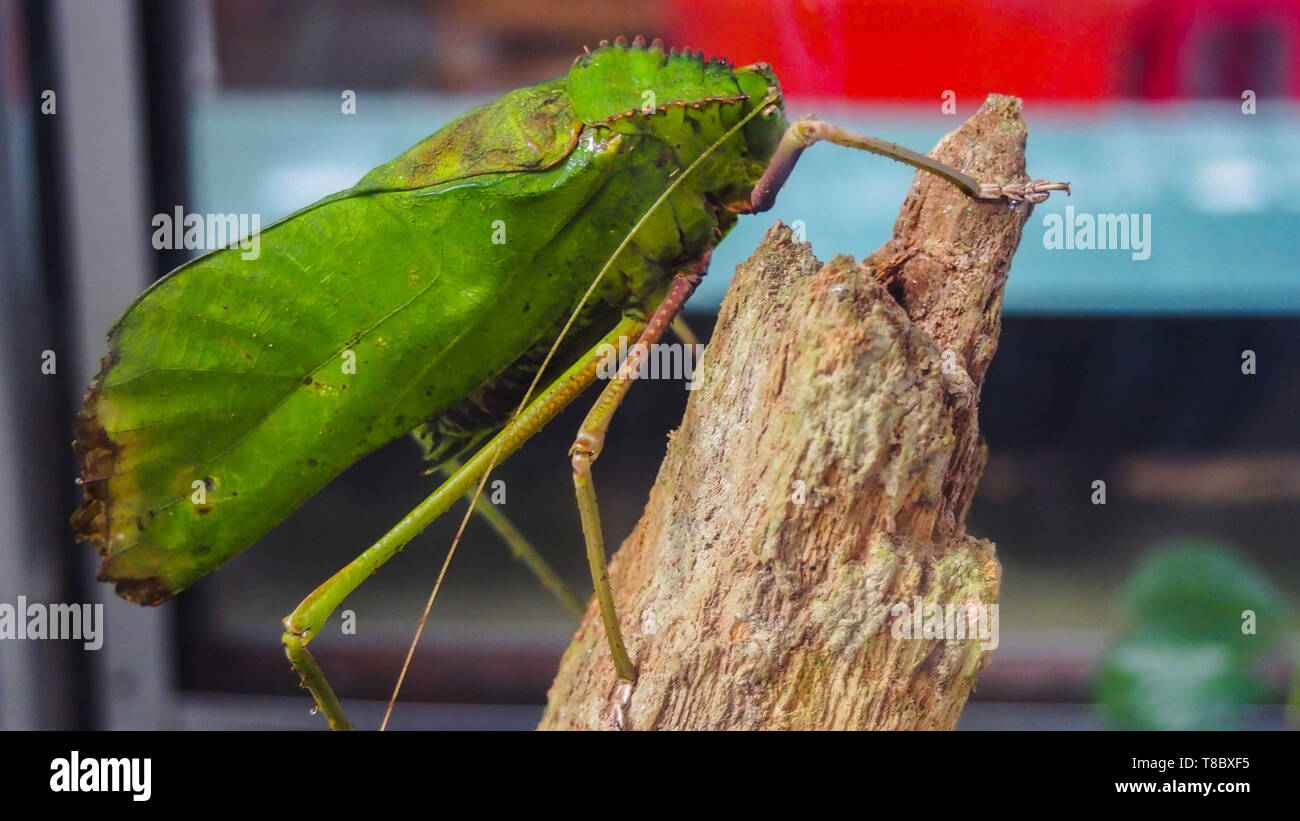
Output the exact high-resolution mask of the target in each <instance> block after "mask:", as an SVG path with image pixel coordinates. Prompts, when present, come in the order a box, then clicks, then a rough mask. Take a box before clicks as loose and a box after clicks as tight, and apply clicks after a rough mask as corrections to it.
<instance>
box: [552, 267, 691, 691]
mask: <svg viewBox="0 0 1300 821" xmlns="http://www.w3.org/2000/svg"><path fill="white" fill-rule="evenodd" d="M709 256H710V254H709V253H706V254H705V255H704V256H703V257H701V259H700V260H699V261H698V262H697V263H695V264H694V265H692V266H691V267H690V268H689V269H688V270H686V271H683V272H682V273H679V274H677V275H676V276H675V277H673V281H672V284H671V285H670V286H669V288H668V293H667V295H666V296H665V297H664V298H663V301H662V302H660V303H659V307H658V308H656V309H655V312H654V314H652V315H651V317H650V321H649V322H648V323H647V324H646V327H645V330H644V331H642V332H641V337H640V339H638V340H637V344H636V345H634V346H633V347H632V349H631V351H630V352H629V353H628V355H627V358H626V359H624V360H623V364H622V365H620V366H619V369H618V373H617V374H616V375H615V377H614V378H613V379H612V380H611V381H610V382H609V384H607V385H606V386H605V388H604V390H602V391H601V392H600V396H599V397H598V398H597V399H596V402H595V404H594V405H592V407H591V410H590V411H589V412H588V413H587V418H586V419H584V420H583V422H582V427H581V428H579V430H578V435H577V438H575V439H574V441H573V447H571V448H570V449H569V457H570V460H571V461H572V464H573V487H574V492H575V493H576V494H577V497H578V511H579V513H580V514H581V516H582V533H583V536H584V538H585V540H586V542H587V563H588V564H589V565H590V566H591V582H592V585H593V586H594V587H595V588H596V600H597V602H598V603H599V604H600V619H601V622H602V623H603V624H604V626H605V638H606V640H607V641H608V642H609V650H610V654H611V655H613V657H614V670H615V672H616V673H617V674H618V677H619V679H620V680H621V681H622V682H624V683H629V684H630V683H631V682H634V681H636V669H635V668H634V667H633V666H632V661H631V659H629V658H628V655H627V647H626V646H625V645H624V644H623V631H622V630H620V629H619V626H618V612H617V610H616V609H615V607H614V591H613V589H612V588H611V587H610V584H609V570H608V569H607V567H606V565H605V539H604V535H603V534H602V532H601V527H600V510H599V508H598V506H597V504H596V487H595V485H594V484H593V483H592V480H591V465H592V463H593V462H595V461H596V459H597V457H599V456H600V450H601V447H602V446H603V445H604V443H605V433H606V431H608V430H609V423H610V420H611V419H613V416H614V412H615V411H616V410H618V406H619V403H620V402H622V401H623V396H624V395H625V394H626V393H627V390H628V388H629V387H630V386H631V384H632V379H633V378H635V374H636V372H637V369H638V368H639V367H640V366H641V362H642V360H644V359H645V357H646V355H647V353H648V352H649V349H650V346H651V345H653V344H654V343H655V342H657V341H658V340H659V339H660V337H662V336H663V334H664V331H665V330H667V328H668V325H669V323H671V322H672V319H673V317H674V316H676V315H677V312H678V311H680V310H681V309H682V305H684V304H685V302H686V300H687V298H689V297H690V295H691V293H692V292H694V290H695V287H696V286H697V285H699V284H700V279H701V278H703V276H704V272H705V271H706V270H707V269H708V265H709ZM622 689H624V690H628V689H629V688H622Z"/></svg>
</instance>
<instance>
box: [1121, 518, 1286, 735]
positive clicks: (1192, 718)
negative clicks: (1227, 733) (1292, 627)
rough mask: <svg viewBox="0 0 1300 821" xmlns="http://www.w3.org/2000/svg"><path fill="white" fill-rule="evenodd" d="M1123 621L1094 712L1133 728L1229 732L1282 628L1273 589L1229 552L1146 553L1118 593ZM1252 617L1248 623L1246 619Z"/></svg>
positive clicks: (1188, 542) (1178, 549)
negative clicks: (1119, 593)
mask: <svg viewBox="0 0 1300 821" xmlns="http://www.w3.org/2000/svg"><path fill="white" fill-rule="evenodd" d="M1120 603H1121V607H1122V608H1123V612H1124V623H1123V627H1122V628H1121V632H1120V636H1119V639H1118V641H1117V642H1116V643H1115V645H1114V646H1113V647H1112V648H1111V649H1110V650H1109V652H1108V653H1107V654H1106V656H1105V657H1104V659H1103V660H1102V663H1101V665H1100V669H1099V671H1098V678H1097V698H1098V701H1099V702H1100V706H1101V709H1102V712H1103V713H1104V714H1105V716H1106V718H1107V719H1108V720H1109V721H1110V722H1111V723H1113V724H1114V725H1116V726H1118V727H1120V728H1123V729H1133V730H1138V729H1142V730H1161V729H1163V730H1198V729H1230V728H1232V727H1234V726H1236V725H1237V723H1238V720H1239V716H1240V711H1241V708H1242V707H1244V706H1246V705H1248V704H1252V703H1255V702H1258V701H1259V700H1260V699H1261V698H1262V697H1263V696H1264V694H1265V693H1266V691H1267V685H1266V683H1265V682H1264V681H1262V680H1261V679H1260V678H1259V676H1258V673H1257V669H1258V662H1259V659H1260V657H1261V656H1262V655H1263V654H1264V653H1265V652H1266V651H1268V650H1270V649H1272V648H1274V647H1276V646H1278V645H1279V644H1280V643H1281V642H1282V641H1283V640H1284V638H1285V636H1286V629H1287V626H1288V624H1289V623H1290V620H1291V614H1290V607H1289V605H1288V604H1287V601H1286V599H1285V597H1284V596H1283V595H1282V593H1281V592H1280V591H1279V590H1278V588H1277V587H1276V586H1275V585H1274V584H1273V583H1272V582H1270V581H1269V580H1268V579H1267V578H1266V577H1265V576H1264V575H1263V574H1262V573H1260V572H1259V570H1258V569H1256V568H1255V567H1254V566H1253V565H1252V564H1251V563H1250V561H1249V560H1248V559H1247V558H1246V557H1244V556H1243V555H1241V554H1240V553H1239V552H1237V550H1236V549H1235V548H1233V547H1231V546H1230V545H1228V544H1226V543H1223V542H1220V541H1216V540H1212V539H1205V538H1196V537H1177V538H1174V539H1169V540H1166V541H1162V542H1159V543H1157V544H1156V545H1154V546H1153V547H1152V548H1151V549H1149V550H1148V551H1147V553H1146V554H1145V555H1144V557H1143V558H1142V560H1141V562H1140V564H1139V565H1138V567H1137V568H1136V569H1135V570H1134V571H1133V573H1132V575H1131V576H1130V577H1129V579H1128V581H1127V582H1126V584H1125V585H1124V589H1123V591H1122V593H1121V595H1120ZM1249 614H1253V620H1252V619H1250V618H1249Z"/></svg>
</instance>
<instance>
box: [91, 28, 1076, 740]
mask: <svg viewBox="0 0 1300 821" xmlns="http://www.w3.org/2000/svg"><path fill="white" fill-rule="evenodd" d="M818 141H828V142H833V143H836V144H839V145H844V146H849V147H853V148H859V149H863V150H866V151H869V152H872V153H876V154H881V155H884V156H886V157H891V158H893V159H896V160H900V161H902V162H904V163H907V164H909V165H912V166H914V167H916V168H918V169H922V170H925V171H927V172H930V173H933V174H937V175H938V176H940V177H942V178H944V179H946V180H948V181H949V182H951V183H952V184H953V185H955V186H957V187H958V188H960V189H961V190H962V191H963V192H965V193H966V194H967V195H969V196H970V197H971V198H973V199H975V200H990V201H992V200H1013V201H1019V200H1027V201H1030V202H1038V201H1041V200H1043V199H1045V198H1046V197H1047V196H1048V193H1049V192H1051V191H1054V190H1066V191H1068V190H1069V189H1068V187H1067V185H1066V184H1064V183H1051V182H1047V181H1045V180H1036V181H1034V182H1031V183H1029V184H1028V185H1024V186H1019V185H1010V184H1008V185H998V184H994V183H982V182H979V181H976V180H974V179H972V178H970V177H968V176H966V175H964V174H962V173H960V172H959V171H957V170H955V169H952V168H949V167H947V166H944V165H942V164H940V163H938V162H936V161H934V160H932V159H930V158H929V157H926V156H925V155H922V154H918V153H916V152H913V151H910V150H908V149H905V148H902V147H900V146H897V145H894V144H892V143H888V142H884V141H881V140H877V139H874V138H871V137H864V136H860V135H857V134H853V133H850V132H848V131H845V130H843V129H840V128H837V127H835V126H833V125H830V124H828V123H825V122H821V121H819V120H816V119H813V118H811V117H806V118H803V119H799V120H796V121H795V122H793V123H789V122H787V120H786V116H785V103H784V100H783V97H782V95H781V90H780V87H779V85H778V83H777V79H776V76H775V75H774V73H773V71H772V69H771V68H770V67H769V66H768V65H766V64H763V63H758V64H754V65H750V66H745V67H742V68H736V67H734V66H732V65H731V64H729V63H727V62H726V61H725V60H717V59H710V60H705V59H704V58H703V57H702V55H700V54H696V53H692V52H691V51H690V50H686V51H683V52H681V53H678V52H676V50H672V51H669V50H665V48H664V47H663V44H662V43H661V42H660V41H659V40H655V41H654V42H653V43H650V44H648V45H647V44H646V42H645V41H644V39H642V38H640V37H638V38H637V39H636V40H635V41H633V42H632V43H630V44H629V43H628V42H627V41H625V40H624V39H622V38H619V39H618V40H616V41H615V42H613V43H609V42H602V43H601V44H600V45H599V47H598V48H596V49H595V50H589V51H587V53H585V54H583V55H580V56H579V57H578V58H577V60H576V61H575V62H574V64H573V66H572V68H571V69H570V71H569V73H568V74H567V75H566V76H563V77H559V78H557V79H554V80H548V81H546V82H544V83H540V84H538V85H535V86H532V87H529V88H523V89H519V90H516V91H513V92H511V93H509V94H507V95H505V96H504V97H502V98H501V99H499V100H497V101H495V102H492V103H489V104H487V105H484V106H481V107H479V108H477V109H474V110H473V111H470V112H468V113H467V114H465V115H463V116H461V117H459V118H458V119H456V120H453V121H452V122H451V123H449V124H448V125H447V126H445V127H444V128H442V129H441V130H439V131H437V132H436V133H434V134H433V135H432V136H430V137H428V138H427V139H425V140H424V141H422V142H420V143H418V144H417V145H416V146H414V147H413V148H411V149H410V150H409V151H407V152H406V153H405V154H402V155H401V156H399V157H398V158H396V159H395V160H393V161H392V162H389V163H387V164H385V165H381V166H379V167H378V168H376V169H374V170H373V171H371V172H370V173H369V174H367V175H366V176H365V177H364V178H363V179H362V180H361V181H360V182H359V183H357V184H356V185H355V186H353V187H352V188H350V189H348V190H346V191H342V192H340V193H337V194H334V195H331V196H328V197H326V198H324V199H322V200H320V201H319V202H316V203H315V204H312V205H310V206H307V207H306V208H304V209H302V210H300V211H298V212H296V213H294V214H292V215H291V216H289V217H286V218H285V219H283V220H281V221H279V222H277V223H275V224H274V225H271V226H269V227H267V228H265V229H263V231H262V232H261V237H260V240H261V254H260V256H259V257H258V258H257V259H255V260H247V259H243V258H241V255H240V253H239V249H238V248H237V247H232V248H228V249H225V250H220V251H214V252H212V253H209V254H207V255H205V256H202V257H199V258H197V259H195V260H193V261H191V262H189V263H186V264H185V265H182V266H181V267H179V268H177V269H176V270H175V271H173V272H171V273H170V274H169V275H168V276H166V277H165V278H163V279H162V280H160V281H159V282H157V283H156V284H155V285H154V286H152V287H151V288H149V289H148V290H146V291H145V292H144V294H143V295H141V296H140V297H139V298H138V299H137V300H136V301H135V302H134V303H133V304H132V305H131V306H130V307H129V308H128V309H127V311H126V313H125V314H124V315H123V316H122V317H121V318H120V319H119V320H118V321H117V323H116V324H115V325H114V326H113V328H112V329H111V330H110V331H109V335H108V342H109V354H108V356H107V357H105V358H104V360H103V363H102V367H101V370H100V372H99V374H98V376H97V377H96V378H95V379H94V381H93V382H92V383H91V385H90V388H89V390H88V392H87V394H86V399H85V405H84V407H83V408H82V410H81V413H80V415H79V417H78V420H77V426H76V442H75V448H76V450H77V452H78V453H79V454H80V459H81V482H82V484H83V485H84V490H85V496H86V498H85V501H84V503H83V504H82V505H81V507H80V508H79V509H78V511H77V513H76V515H75V516H74V518H73V525H74V528H75V530H76V531H77V533H78V535H79V536H80V537H81V538H83V539H85V540H88V541H89V542H91V543H92V544H93V545H94V546H95V547H96V548H97V549H98V551H99V553H100V556H101V557H102V565H101V569H100V573H99V578H100V579H101V580H104V581H109V582H113V583H114V584H115V585H116V591H117V593H118V594H119V595H121V596H123V597H125V598H127V599H129V600H131V601H134V602H138V603H141V604H157V603H159V602H162V601H164V600H165V599H167V598H169V597H171V596H173V595H175V594H176V593H178V592H180V591H181V590H184V589H185V588H186V587H188V586H189V585H191V584H193V583H194V582H196V581H198V580H199V579H200V578H202V577H203V576H205V575H206V574H208V573H210V572H211V571H213V570H215V569H217V568H218V567H220V566H221V565H222V564H224V563H225V562H226V561H228V560H229V559H231V558H232V557H233V556H235V555H236V554H238V553H239V552H241V551H242V550H244V549H245V548H247V547H248V546H249V545H251V544H252V543H253V542H254V541H256V540H257V539H258V538H259V537H260V536H261V535H262V534H264V533H265V532H266V531H268V530H269V529H270V528H272V527H274V526H275V525H276V524H278V523H279V522H280V521H281V520H282V519H284V518H285V517H286V516H287V515H288V514H289V513H290V512H291V511H293V510H294V509H295V508H296V507H298V506H299V505H300V504H302V502H303V501H304V500H306V499H307V498H308V497H310V496H311V495H312V494H313V493H315V492H316V491H317V490H319V489H320V488H321V487H322V486H324V485H325V484H326V483H327V482H329V481H330V480H331V479H333V478H334V477H335V476H337V475H338V474H339V473H340V472H342V471H343V470H344V469H346V468H347V467H348V466H350V465H352V464H353V463H355V462H356V461H357V460H359V459H360V458H361V457H363V456H365V455H366V454H367V453H369V452H371V451H373V450H375V449H376V448H378V447H379V446H381V445H383V444H385V443H387V442H389V441H391V440H392V439H394V438H396V437H399V436H401V435H403V434H407V433H414V434H415V436H416V438H417V439H418V440H419V441H420V443H421V444H422V445H423V447H424V450H425V454H426V456H427V457H428V459H429V460H430V461H431V462H432V463H433V467H434V468H437V467H439V466H443V469H444V472H445V473H446V474H447V478H446V480H445V481H443V482H442V484H441V485H440V486H439V487H438V488H437V489H436V490H435V491H434V492H433V493H432V494H431V495H430V496H429V497H428V498H427V499H425V500H424V501H423V502H422V503H421V504H420V505H419V506H417V507H416V508H415V509H414V510H412V511H411V512H410V513H409V514H408V515H407V516H405V517H404V518H403V519H402V520H401V521H400V522H398V523H397V524H396V525H395V526H394V527H393V528H392V529H391V530H389V531H388V533H387V534H385V535H384V536H383V537H382V538H381V539H380V540H379V541H378V542H376V543H375V544H374V545H372V546H371V547H370V548H368V549H367V550H365V551H364V552H363V553H361V554H360V555H359V556H358V557H357V558H356V559H355V560H354V561H352V562H351V563H350V564H348V565H347V566H346V567H344V568H343V569H342V570H340V571H339V572H338V573H336V574H335V575H334V576H333V577H332V578H330V579H329V580H327V581H326V582H325V583H324V584H322V585H321V586H320V587H318V588H317V589H316V590H315V592H313V593H311V595H309V596H308V597H307V598H306V599H305V600H304V601H303V602H302V603H301V604H300V605H299V606H298V607H297V609H295V610H294V611H293V613H292V614H290V615H289V616H288V617H287V618H286V619H285V622H284V624H285V632H284V637H283V641H284V645H285V651H286V654H287V655H288V657H289V659H290V660H291V662H292V663H293V666H294V668H295V669H296V670H297V671H298V673H299V675H300V676H301V678H302V680H303V682H304V684H305V685H306V686H307V687H308V688H309V689H310V690H311V692H312V694H313V696H314V697H315V699H316V702H317V704H318V706H319V707H320V708H321V709H322V710H323V711H324V712H325V715H326V717H327V718H328V719H329V723H330V726H331V727H334V728H346V727H349V726H350V725H349V723H348V720H347V718H346V716H345V715H344V712H343V709H342V707H341V706H340V704H339V701H338V699H337V697H336V696H335V694H334V692H333V690H332V689H331V688H330V685H329V684H328V682H327V681H326V679H325V676H324V674H323V672H322V671H321V669H320V667H319V666H318V665H317V663H316V662H315V660H314V659H313V658H312V656H311V654H310V653H309V652H308V650H307V644H308V642H309V641H310V640H311V639H312V637H313V636H314V635H316V634H317V633H318V632H319V631H320V630H321V628H322V626H323V625H324V623H325V621H326V619H327V618H328V617H329V615H330V614H331V613H332V612H333V611H334V610H335V608H337V607H338V606H339V604H340V603H341V602H342V601H343V600H344V598H345V597H346V596H348V595H349V594H350V593H351V591H352V590H354V589H355V588H356V587H357V586H358V585H360V584H361V582H363V581H364V580H365V579H366V578H367V577H369V576H370V575H371V574H372V573H373V572H374V571H375V570H377V569H378V568H379V567H380V566H381V565H382V564H383V563H384V562H385V561H387V560H388V559H389V558H390V557H392V556H393V555H394V554H395V553H396V552H397V551H398V550H400V549H401V548H402V547H403V546H404V545H406V544H407V543H408V542H409V541H410V540H411V539H412V538H414V537H415V536H416V535H417V534H419V533H420V532H421V531H422V530H423V529H424V528H425V527H426V526H427V525H428V524H429V523H430V522H431V521H433V520H434V519H435V518H436V517H438V516H439V515H441V514H442V513H443V512H444V511H446V510H447V508H448V507H449V506H450V505H451V504H453V503H454V502H455V501H456V500H458V499H460V498H461V497H462V496H466V495H472V497H473V501H474V502H477V501H478V494H479V492H481V490H482V488H483V486H484V484H485V483H486V481H487V477H488V474H489V472H490V471H491V469H492V468H493V466H495V465H496V464H497V463H498V462H500V461H501V460H502V459H505V458H506V457H508V456H509V455H510V454H511V453H512V452H513V451H514V450H516V449H517V448H518V447H519V446H520V445H522V444H523V442H524V441H526V440H527V439H528V438H529V437H530V436H532V435H533V434H534V433H536V432H537V431H538V430H539V429H540V428H541V427H542V426H543V425H544V424H546V422H548V421H549V420H550V419H551V418H553V417H554V416H555V415H556V414H557V413H558V412H559V411H560V410H561V409H562V408H563V407H564V406H565V405H567V404H568V403H569V402H570V401H572V400H573V399H574V398H576V397H577V396H578V394H580V393H581V392H582V391H583V390H584V389H585V388H586V387H587V386H588V385H590V384H591V383H592V382H593V381H595V378H596V374H597V370H598V368H599V367H601V366H604V365H608V364H610V363H607V362H605V359H604V357H606V356H607V355H608V354H607V353H606V352H607V351H608V350H609V348H608V347H606V346H607V345H614V346H615V347H617V343H618V342H619V341H620V340H625V341H626V340H635V341H636V342H639V343H641V344H640V345H633V346H632V348H631V350H632V353H630V354H629V355H628V357H627V358H626V359H625V360H624V361H623V362H622V364H621V365H619V366H618V371H617V375H616V376H615V377H614V378H613V379H611V380H609V381H607V382H606V384H605V385H604V389H603V390H602V391H601V393H600V395H599V397H598V398H597V399H596V401H595V404H594V406H593V407H592V409H591V412H590V413H589V415H588V416H587V417H586V420H585V421H584V423H583V424H582V426H581V428H580V430H579V432H578V434H577V436H576V438H575V441H574V444H573V447H572V449H571V451H570V456H571V460H572V469H573V477H574V486H575V492H576V495H577V499H578V506H579V509H580V512H581V516H582V527H583V531H584V535H585V541H586V548H587V555H588V560H589V563H590V566H591V573H592V581H593V584H594V587H595V592H596V599H597V602H598V607H599V610H600V615H601V618H602V622H603V625H604V629H605V633H606V637H607V639H608V643H609V646H610V653H611V657H612V662H613V665H614V667H615V669H616V671H617V674H618V679H619V681H620V682H621V684H620V685H619V688H618V690H619V695H618V698H621V699H626V698H627V696H628V694H629V693H631V691H632V685H633V684H634V682H635V679H636V668H635V667H634V665H633V663H632V659H630V658H629V657H628V653H627V651H626V650H625V648H624V644H623V640H622V635H621V632H620V629H619V622H618V616H617V613H616V609H615V601H614V595H613V591H612V590H611V589H610V584H609V580H608V576H607V574H606V570H605V548H604V541H603V537H602V534H601V528H600V516H599V513H598V510H597V505H596V495H595V490H594V485H593V483H592V475H591V466H592V463H593V462H595V460H596V459H597V457H598V456H599V455H600V451H601V445H602V443H603V441H604V438H605V434H606V431H607V429H608V427H609V424H610V420H611V419H612V416H613V414H614V412H615V410H616V409H617V407H618V405H619V402H620V400H621V399H622V397H623V395H624V393H625V392H626V391H627V389H628V387H629V386H630V384H631V381H632V377H633V375H634V373H635V369H636V367H637V366H638V362H639V359H640V358H642V356H643V353H644V350H645V347H646V346H649V345H650V344H652V343H654V342H655V341H657V340H658V339H659V338H660V337H661V336H662V334H663V333H664V332H665V330H666V329H667V328H668V327H669V326H670V324H672V323H674V321H675V319H676V318H677V314H678V312H679V311H680V309H681V307H682V305H683V304H684V303H685V301H686V300H687V298H688V297H689V296H690V294H691V292H692V291H693V290H694V289H695V287H696V285H697V284H698V283H699V281H700V278H701V277H702V276H704V274H705V271H706V268H707V265H708V260H709V256H710V254H711V252H712V249H713V248H714V246H716V245H717V243H718V242H719V241H720V240H721V239H722V238H723V237H724V236H725V235H726V234H727V232H728V231H729V230H730V229H731V228H732V226H733V225H734V224H735V223H736V220H737V218H738V216H739V215H741V214H751V213H757V212H761V211H764V210H766V209H768V208H770V207H771V206H772V204H773V202H774V200H775V197H776V195H777V192H778V191H779V190H780V188H781V186H782V184H783V183H784V182H785V180H786V178H787V177H788V176H789V174H790V172H791V170H792V169H793V168H794V165H795V163H796V161H797V159H798V157H799V155H800V154H801V153H802V152H803V150H804V149H806V148H807V147H809V146H810V145H812V144H813V143H815V142H818ZM503 227H504V230H505V231H506V232H507V235H506V237H505V241H496V240H497V239H499V237H496V236H495V234H497V233H499V232H500V231H501V230H502V228H503ZM624 347H625V348H626V345H625V346H624ZM462 456H466V457H467V458H466V459H465V461H464V462H463V463H460V462H458V461H455V460H457V459H458V458H459V457H462ZM474 507H475V505H474V504H471V506H470V511H472V510H473V509H474ZM470 511H467V512H466V514H465V515H466V517H468V516H469V513H470ZM461 528H462V531H463V528H464V521H462V523H461ZM456 538H457V542H458V541H459V538H460V535H459V533H458V534H457V537H456ZM455 546H456V543H453V545H452V551H454V550H455ZM451 555H452V552H450V551H449V553H448V555H447V557H446V560H445V561H444V563H443V566H442V571H441V572H440V573H439V575H438V581H437V584H436V585H435V587H434V595H436V592H437V589H438V587H439V586H440V585H441V583H442V579H443V575H444V574H445V572H446V568H447V564H448V563H449V562H450V559H451ZM542 575H543V576H545V573H544V572H543V573H542ZM432 603H433V596H431V597H430V599H429V606H432ZM427 616H428V607H426V610H425V617H426V618H427ZM423 624H424V620H423V619H422V620H421V622H420V625H421V627H423ZM418 636H419V634H418V632H417V640H418ZM414 646H415V643H414V642H413V643H412V651H413V650H414ZM408 662H409V655H408ZM399 686H400V678H399ZM395 697H396V693H394V698H395ZM390 710H391V703H390Z"/></svg>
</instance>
